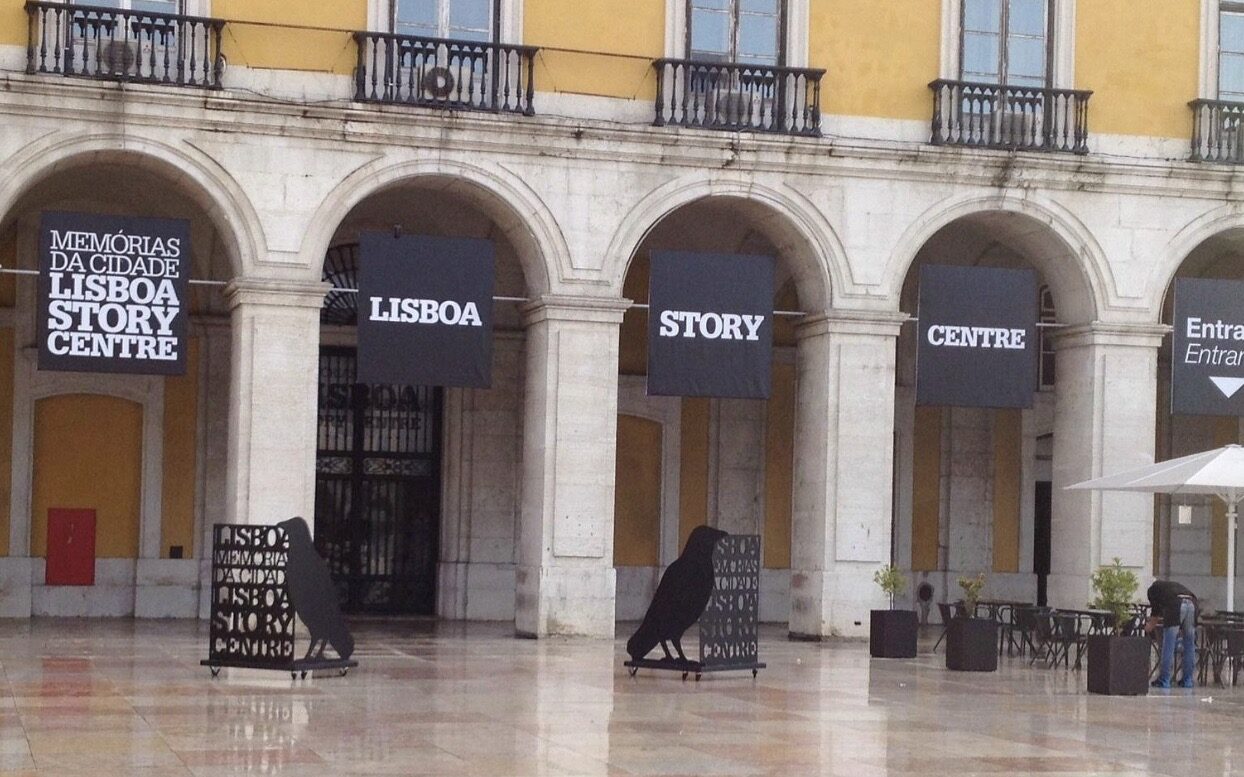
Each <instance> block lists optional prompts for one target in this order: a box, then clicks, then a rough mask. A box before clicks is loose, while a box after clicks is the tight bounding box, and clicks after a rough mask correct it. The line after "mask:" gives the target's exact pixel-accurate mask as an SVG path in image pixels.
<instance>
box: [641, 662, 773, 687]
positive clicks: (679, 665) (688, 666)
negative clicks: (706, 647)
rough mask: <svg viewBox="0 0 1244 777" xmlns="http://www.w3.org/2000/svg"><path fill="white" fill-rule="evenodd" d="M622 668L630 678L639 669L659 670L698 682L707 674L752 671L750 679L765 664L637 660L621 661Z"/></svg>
mask: <svg viewBox="0 0 1244 777" xmlns="http://www.w3.org/2000/svg"><path fill="white" fill-rule="evenodd" d="M622 666H625V667H626V668H627V669H629V670H630V672H629V674H630V676H631V677H634V676H635V673H636V672H638V671H639V670H640V669H660V670H663V671H666V672H682V679H684V680H686V679H687V677H688V675H692V674H694V675H695V679H696V681H697V682H698V681H699V679H700V677H701V676H702V675H705V674H707V673H709V672H737V671H740V670H742V671H746V670H748V669H750V670H752V677H755V676H756V675H757V674H759V673H760V670H761V669H764V668H765V666H766V665H765V664H763V663H760V662H755V663H751V664H730V665H729V666H714V665H713V664H707V665H706V664H701V663H700V662H699V661H692V660H690V659H688V660H686V661H683V660H682V659H679V658H659V659H653V658H641V659H639V660H632V661H623V662H622Z"/></svg>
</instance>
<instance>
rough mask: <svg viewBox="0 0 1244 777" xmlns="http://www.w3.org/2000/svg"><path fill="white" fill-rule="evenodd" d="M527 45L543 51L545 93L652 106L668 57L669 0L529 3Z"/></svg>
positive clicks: (539, 74)
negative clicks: (660, 65) (659, 63)
mask: <svg viewBox="0 0 1244 777" xmlns="http://www.w3.org/2000/svg"><path fill="white" fill-rule="evenodd" d="M523 42H524V43H526V44H528V45H531V46H540V47H541V51H540V53H539V55H538V56H537V59H536V83H537V84H538V85H539V88H540V91H548V92H571V93H575V94H593V95H603V96H606V97H627V98H635V99H642V100H650V99H652V98H653V97H654V96H655V95H656V77H655V72H654V71H653V68H652V60H654V59H658V58H660V57H662V56H664V54H665V2H664V0H628V2H626V3H624V4H619V3H618V2H616V0H527V2H526V3H524V5H523Z"/></svg>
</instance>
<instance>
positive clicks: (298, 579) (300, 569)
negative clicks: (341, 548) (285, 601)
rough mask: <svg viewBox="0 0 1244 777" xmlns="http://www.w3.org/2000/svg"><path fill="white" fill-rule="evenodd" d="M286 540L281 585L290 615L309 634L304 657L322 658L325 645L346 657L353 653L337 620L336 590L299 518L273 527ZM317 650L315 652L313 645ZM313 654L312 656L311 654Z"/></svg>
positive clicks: (345, 629)
mask: <svg viewBox="0 0 1244 777" xmlns="http://www.w3.org/2000/svg"><path fill="white" fill-rule="evenodd" d="M277 526H280V527H281V528H282V529H284V530H285V534H286V536H287V537H289V561H288V563H287V564H286V566H285V586H286V588H288V589H289V600H290V603H291V604H293V605H294V612H295V613H297V614H298V617H299V618H301V619H302V622H303V623H305V624H306V625H307V630H308V631H310V632H311V644H310V645H308V646H307V655H306V656H305V658H323V657H324V646H325V644H329V645H332V646H333V650H336V651H337V655H339V656H341V657H342V658H349V657H350V654H351V653H353V652H354V637H353V636H351V635H350V629H349V628H348V627H347V626H346V622H345V619H344V618H342V617H341V608H340V607H339V606H338V604H337V589H336V587H335V586H333V579H332V578H331V577H330V576H329V574H328V564H326V563H324V559H323V558H322V557H321V556H320V554H319V552H318V551H317V550H316V549H315V544H314V543H313V542H312V541H311V530H310V529H308V528H307V522H306V521H304V520H303V519H302V518H301V517H294V518H290V519H289V520H288V521H281V522H280V523H278V524H277ZM317 644H318V645H319V649H318V650H317V649H316V645H317ZM313 654H314V655H313Z"/></svg>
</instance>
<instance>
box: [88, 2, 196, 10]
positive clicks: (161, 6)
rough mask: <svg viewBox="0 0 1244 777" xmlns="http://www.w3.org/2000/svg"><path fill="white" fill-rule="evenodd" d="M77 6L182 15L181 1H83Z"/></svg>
mask: <svg viewBox="0 0 1244 777" xmlns="http://www.w3.org/2000/svg"><path fill="white" fill-rule="evenodd" d="M75 5H93V6H95V7H97V8H116V9H119V10H122V11H138V12H140V13H152V12H155V13H181V12H182V6H183V3H182V2H181V1H180V0H83V2H78V3H75Z"/></svg>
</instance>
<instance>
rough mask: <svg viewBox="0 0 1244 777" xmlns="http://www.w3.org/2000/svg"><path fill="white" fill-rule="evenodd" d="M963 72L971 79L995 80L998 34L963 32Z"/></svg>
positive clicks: (996, 74)
mask: <svg viewBox="0 0 1244 777" xmlns="http://www.w3.org/2000/svg"><path fill="white" fill-rule="evenodd" d="M963 74H964V75H965V76H969V77H970V79H971V80H977V81H980V80H984V81H991V82H992V81H997V80H999V79H1000V78H1001V72H1000V71H999V69H998V36H997V35H989V34H985V33H978V32H967V33H964V34H963Z"/></svg>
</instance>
